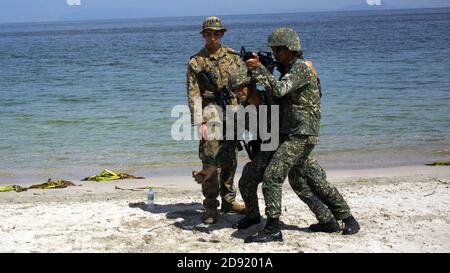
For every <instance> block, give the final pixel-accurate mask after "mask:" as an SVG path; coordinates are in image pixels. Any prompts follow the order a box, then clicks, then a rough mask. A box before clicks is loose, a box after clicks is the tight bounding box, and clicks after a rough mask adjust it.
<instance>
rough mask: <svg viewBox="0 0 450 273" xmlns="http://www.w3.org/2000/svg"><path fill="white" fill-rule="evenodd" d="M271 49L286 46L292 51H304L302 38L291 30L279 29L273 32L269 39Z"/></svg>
mask: <svg viewBox="0 0 450 273" xmlns="http://www.w3.org/2000/svg"><path fill="white" fill-rule="evenodd" d="M267 43H268V46H269V47H273V46H285V47H287V48H288V49H289V50H290V51H300V50H301V49H302V46H301V43H300V37H299V36H298V34H297V32H295V30H293V29H291V28H279V29H277V30H275V31H274V32H272V33H271V34H270V36H269V38H268V39H267Z"/></svg>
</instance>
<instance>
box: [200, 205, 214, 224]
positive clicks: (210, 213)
mask: <svg viewBox="0 0 450 273" xmlns="http://www.w3.org/2000/svg"><path fill="white" fill-rule="evenodd" d="M216 221H217V208H210V209H206V211H205V213H204V214H203V223H205V224H207V225H211V224H214V223H215V222H216Z"/></svg>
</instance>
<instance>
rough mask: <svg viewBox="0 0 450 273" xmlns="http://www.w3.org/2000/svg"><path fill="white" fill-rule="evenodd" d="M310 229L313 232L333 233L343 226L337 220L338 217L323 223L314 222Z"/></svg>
mask: <svg viewBox="0 0 450 273" xmlns="http://www.w3.org/2000/svg"><path fill="white" fill-rule="evenodd" d="M309 230H311V231H313V232H327V233H333V232H338V231H340V230H341V227H340V226H339V223H338V221H336V219H333V220H331V221H330V222H327V223H323V224H321V223H317V224H312V225H310V226H309Z"/></svg>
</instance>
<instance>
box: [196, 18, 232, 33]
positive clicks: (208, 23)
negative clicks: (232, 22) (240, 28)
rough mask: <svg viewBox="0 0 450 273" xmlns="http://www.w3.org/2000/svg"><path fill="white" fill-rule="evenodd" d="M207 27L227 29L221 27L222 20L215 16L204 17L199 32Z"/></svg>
mask: <svg viewBox="0 0 450 273" xmlns="http://www.w3.org/2000/svg"><path fill="white" fill-rule="evenodd" d="M207 29H212V30H223V31H227V29H226V28H224V27H223V25H222V21H220V19H219V17H216V16H210V17H206V18H205V20H203V24H202V31H201V32H203V31H205V30H207Z"/></svg>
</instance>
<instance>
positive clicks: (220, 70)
mask: <svg viewBox="0 0 450 273" xmlns="http://www.w3.org/2000/svg"><path fill="white" fill-rule="evenodd" d="M232 51H233V50H232V49H231V48H226V47H222V48H221V49H219V50H218V51H217V52H215V53H211V52H210V51H209V50H208V49H207V48H206V46H205V47H204V48H203V49H202V50H201V51H200V52H198V53H197V54H196V55H194V56H193V57H192V58H191V60H190V62H189V65H188V69H187V90H188V102H189V108H190V111H191V123H192V125H193V126H194V125H199V124H201V123H202V122H210V121H218V122H220V120H218V117H219V113H217V108H216V107H215V106H216V101H215V99H214V93H213V90H211V89H210V88H209V87H208V86H206V85H205V83H203V82H201V81H199V80H198V73H199V72H201V71H204V70H205V71H207V72H209V73H210V74H211V75H212V76H213V77H214V78H215V80H216V82H217V84H218V85H219V88H222V87H224V86H226V85H227V82H228V77H229V75H230V73H231V72H232V71H234V70H236V69H238V68H240V67H241V62H240V59H239V56H237V55H234V54H231V53H230V52H232ZM196 101H197V102H200V103H201V104H200V105H201V107H202V110H203V111H199V109H195V102H196ZM232 104H236V101H235V100H234V101H233V103H232ZM211 106H213V107H211ZM222 144H223V141H219V140H208V141H200V144H199V158H200V160H201V161H202V164H203V169H206V168H207V167H208V166H209V165H211V164H212V162H213V160H214V158H215V156H216V154H217V152H218V151H219V149H220V147H221V145H222ZM236 167H237V153H236V151H234V152H233V153H231V154H229V157H228V158H227V159H226V160H225V163H224V164H223V165H222V167H221V170H220V174H219V176H220V177H219V178H218V175H217V174H216V175H214V176H213V177H211V179H210V180H209V181H207V182H206V183H203V184H202V192H203V195H204V196H205V200H204V201H203V205H204V207H205V208H207V209H208V208H217V207H218V206H219V201H218V200H217V197H218V196H219V194H220V196H221V197H222V207H223V205H224V202H227V203H229V204H231V203H232V202H234V200H235V198H236V190H235V189H234V187H233V179H234V175H235V172H236Z"/></svg>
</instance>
